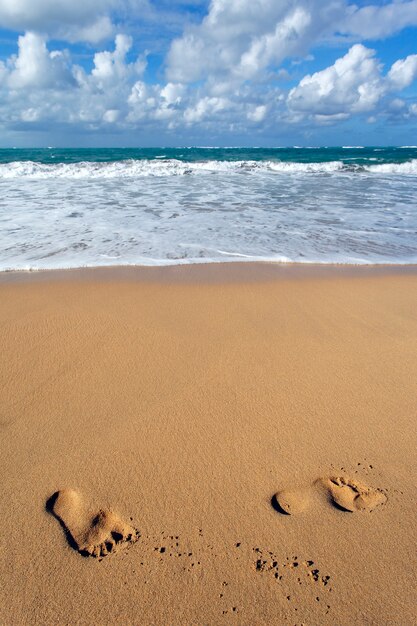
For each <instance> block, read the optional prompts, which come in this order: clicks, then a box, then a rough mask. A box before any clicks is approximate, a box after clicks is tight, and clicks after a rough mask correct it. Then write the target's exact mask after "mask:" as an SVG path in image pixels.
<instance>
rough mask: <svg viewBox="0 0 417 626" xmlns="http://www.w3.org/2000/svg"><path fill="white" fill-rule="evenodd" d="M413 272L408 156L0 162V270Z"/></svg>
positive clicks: (352, 150) (221, 152) (64, 155)
mask: <svg viewBox="0 0 417 626" xmlns="http://www.w3.org/2000/svg"><path fill="white" fill-rule="evenodd" d="M219 261H222V262H225V261H275V262H283V263H285V262H296V263H341V264H383V263H389V264H411V263H417V147H416V146H404V147H401V148H399V147H397V148H394V147H387V148H381V147H374V148H363V147H359V146H356V147H355V146H345V147H341V148H296V147H294V148H268V149H265V148H152V149H150V148H149V149H142V148H141V149H139V148H138V149H131V148H129V149H127V148H126V149H114V148H112V149H56V148H48V149H36V150H35V149H33V150H28V149H7V150H6V149H3V150H0V270H29V269H31V270H35V269H53V268H75V267H86V266H106V265H172V264H183V263H204V262H219Z"/></svg>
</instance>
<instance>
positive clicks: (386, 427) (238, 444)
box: [0, 264, 417, 626]
mask: <svg viewBox="0 0 417 626" xmlns="http://www.w3.org/2000/svg"><path fill="white" fill-rule="evenodd" d="M0 328H1V332H0V349H1V354H2V358H1V360H0V433H1V439H0V441H1V443H0V448H1V449H0V452H1V454H0V469H1V476H2V490H1V496H0V497H1V507H0V520H1V525H0V528H1V536H0V554H1V560H0V587H1V592H0V594H1V595H0V607H1V608H0V622H1V623H2V624H6V625H8V624H10V625H15V624H51V625H52V624H58V623H59V624H68V625H69V624H103V625H104V624H105V625H107V624H109V625H110V624H135V625H136V624H158V625H159V624H161V625H162V624H181V625H182V624H233V623H235V624H245V625H246V624H247V625H254V624H287V623H288V624H297V625H301V624H308V625H316V624H317V625H319V624H320V625H322V624H323V625H326V624H329V625H330V624H332V625H334V624H338V625H339V624H340V625H344V624H346V625H348V624H353V623H361V624H375V625H378V626H381V625H384V624H387V625H388V624H398V625H402V626H408V625H411V624H415V623H416V621H417V614H416V610H415V606H416V604H417V603H416V600H417V598H416V594H415V574H416V558H415V545H414V536H415V527H416V509H415V500H416V491H415V484H416V469H417V468H416V465H417V464H416V460H415V458H416V455H415V440H416V438H415V432H416V413H417V272H416V269H415V268H408V269H407V270H404V269H398V268H389V267H386V268H371V267H368V268H357V269H353V268H351V269H346V268H336V267H333V268H320V267H315V268H314V267H311V268H299V267H295V266H289V267H284V268H282V267H281V268H280V267H276V266H272V265H260V264H259V265H251V264H233V265H220V264H219V265H210V266H194V267H182V268H181V267H175V268H164V269H160V268H158V269H156V268H155V269H141V270H138V269H133V268H120V269H106V270H102V269H94V270H81V271H74V272H73V271H69V272H42V273H18V274H15V273H4V274H2V275H1V276H0Z"/></svg>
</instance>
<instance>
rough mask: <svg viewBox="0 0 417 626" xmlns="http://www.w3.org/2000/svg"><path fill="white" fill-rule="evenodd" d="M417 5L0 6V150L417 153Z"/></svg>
mask: <svg viewBox="0 0 417 626" xmlns="http://www.w3.org/2000/svg"><path fill="white" fill-rule="evenodd" d="M416 42H417V0H391V1H389V0H386V1H384V0H380V1H375V0H374V1H373V2H371V1H369V2H368V1H364V0H362V1H359V2H356V3H355V4H354V3H352V2H350V1H349V0H329V1H328V2H323V0H211V2H208V1H206V0H182V1H181V0H178V1H175V0H174V1H172V0H171V1H168V0H153V1H152V0H36V2H34V1H33V0H2V1H1V3H0V146H1V147H9V146H22V147H29V146H47V145H54V146H157V145H235V146H239V145H246V146H248V145H264V146H282V145H352V144H357V145H388V144H391V145H405V144H417V43H416Z"/></svg>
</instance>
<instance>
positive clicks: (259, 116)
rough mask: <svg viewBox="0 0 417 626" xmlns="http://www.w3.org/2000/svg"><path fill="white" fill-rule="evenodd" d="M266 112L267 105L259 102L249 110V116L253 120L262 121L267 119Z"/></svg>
mask: <svg viewBox="0 0 417 626" xmlns="http://www.w3.org/2000/svg"><path fill="white" fill-rule="evenodd" d="M266 112H267V107H266V106H265V105H264V104H259V105H258V106H255V108H253V109H251V110H249V111H248V114H247V117H248V119H249V120H251V121H252V122H262V121H263V120H264V119H265V115H266Z"/></svg>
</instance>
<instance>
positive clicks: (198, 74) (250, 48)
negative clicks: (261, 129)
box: [167, 0, 417, 93]
mask: <svg viewBox="0 0 417 626" xmlns="http://www.w3.org/2000/svg"><path fill="white" fill-rule="evenodd" d="M413 24H417V0H393V2H391V3H388V4H385V5H383V6H380V5H378V4H375V5H370V6H366V7H362V8H359V7H357V6H356V5H354V4H349V3H348V1H347V0H331V1H330V2H323V0H297V1H296V2H294V0H279V1H277V0H212V1H211V3H210V7H209V12H208V14H207V16H206V17H205V18H204V19H203V20H202V22H201V23H200V24H199V25H194V26H190V27H188V28H187V29H186V30H185V32H184V34H183V35H182V36H181V37H179V38H177V39H175V40H174V41H173V42H172V45H171V48H170V50H169V53H168V57H167V76H168V78H169V80H175V81H180V82H184V83H186V82H193V81H197V80H206V79H207V80H208V81H209V82H211V83H212V84H213V85H214V84H215V83H218V82H219V81H221V82H225V81H229V82H231V83H232V84H233V85H232V86H236V85H239V84H241V83H242V82H244V81H247V80H253V79H256V80H258V79H259V77H260V75H261V74H262V72H263V71H265V70H266V69H267V68H274V67H278V66H279V64H280V63H281V62H282V61H283V60H284V59H286V58H291V57H302V56H304V55H307V53H308V52H309V50H310V48H311V46H312V45H314V44H317V43H320V42H321V43H323V42H325V41H326V40H329V39H339V40H340V39H341V38H343V37H345V38H346V37H348V38H349V39H350V40H353V41H354V40H355V39H356V41H358V40H359V41H360V40H361V39H363V38H371V39H372V38H374V39H375V38H379V37H385V36H388V35H390V34H393V33H396V32H398V31H400V30H401V29H402V28H404V27H405V26H410V25H413ZM213 93H214V92H213Z"/></svg>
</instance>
